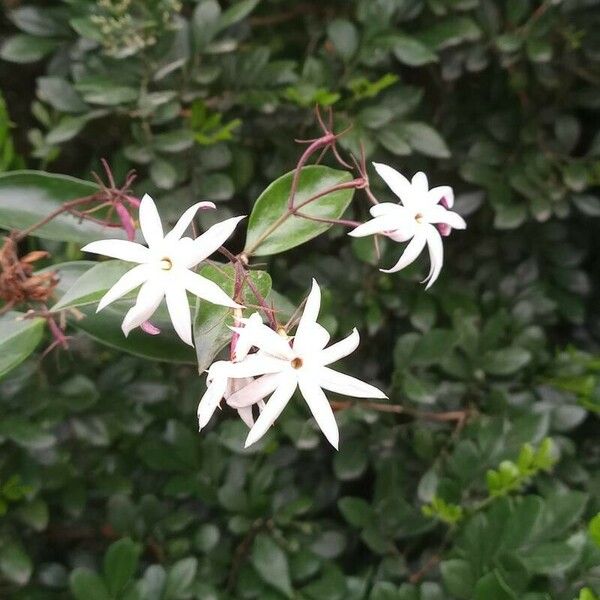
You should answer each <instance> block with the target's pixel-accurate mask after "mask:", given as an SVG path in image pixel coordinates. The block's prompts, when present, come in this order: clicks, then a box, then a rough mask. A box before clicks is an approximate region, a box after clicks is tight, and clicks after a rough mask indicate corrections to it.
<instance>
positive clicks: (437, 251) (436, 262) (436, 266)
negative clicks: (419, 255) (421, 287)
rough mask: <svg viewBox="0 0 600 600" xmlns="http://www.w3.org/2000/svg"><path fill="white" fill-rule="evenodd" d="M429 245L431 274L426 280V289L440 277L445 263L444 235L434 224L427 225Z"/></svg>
mask: <svg viewBox="0 0 600 600" xmlns="http://www.w3.org/2000/svg"><path fill="white" fill-rule="evenodd" d="M426 231H427V246H428V248H429V260H430V262H431V266H430V269H429V275H427V277H426V279H425V281H427V286H426V287H425V289H429V288H430V287H431V286H432V285H433V284H434V282H435V280H436V279H437V278H438V276H439V274H440V271H441V270H442V265H443V264H444V245H443V243H442V236H441V235H440V234H439V232H438V230H437V229H436V228H435V227H434V226H433V225H428V226H427V229H426Z"/></svg>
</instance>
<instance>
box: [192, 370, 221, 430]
mask: <svg viewBox="0 0 600 600" xmlns="http://www.w3.org/2000/svg"><path fill="white" fill-rule="evenodd" d="M226 387H227V377H219V376H217V377H215V378H214V379H213V380H212V382H211V383H210V384H208V386H207V388H206V392H204V395H203V396H202V398H201V400H200V404H198V427H199V429H202V428H203V427H205V426H206V424H207V423H208V422H209V421H210V418H211V417H212V416H213V413H214V412H215V409H216V408H217V406H219V402H220V401H221V398H223V395H224V394H225V388H226Z"/></svg>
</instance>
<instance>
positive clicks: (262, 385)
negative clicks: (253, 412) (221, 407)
mask: <svg viewBox="0 0 600 600" xmlns="http://www.w3.org/2000/svg"><path fill="white" fill-rule="evenodd" d="M280 379H281V375H280V374H279V373H272V374H269V375H263V376H262V377H259V378H258V379H255V380H254V381H253V382H252V383H249V384H248V385H245V386H244V387H243V388H242V389H240V390H238V391H237V392H235V393H233V394H231V396H229V398H227V404H229V406H231V407H233V408H238V409H239V408H244V407H245V406H252V405H253V404H256V403H257V402H258V401H259V400H262V399H263V398H266V397H267V396H268V395H269V394H270V393H271V392H273V391H274V390H275V388H276V387H277V386H278V385H279V382H280Z"/></svg>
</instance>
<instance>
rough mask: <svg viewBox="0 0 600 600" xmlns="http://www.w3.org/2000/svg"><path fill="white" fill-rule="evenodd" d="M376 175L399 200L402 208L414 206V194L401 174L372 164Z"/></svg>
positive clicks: (378, 164)
mask: <svg viewBox="0 0 600 600" xmlns="http://www.w3.org/2000/svg"><path fill="white" fill-rule="evenodd" d="M373 166H374V167H375V170H376V171H377V174H378V175H379V176H380V177H381V178H382V179H383V180H384V181H385V182H386V183H387V185H388V187H389V188H390V190H392V192H394V194H396V196H398V198H400V200H401V201H402V204H404V206H412V205H414V199H413V197H414V192H413V189H412V186H411V184H410V181H408V179H406V177H404V175H402V174H401V173H399V172H398V171H396V169H392V167H389V166H388V165H384V164H382V163H373Z"/></svg>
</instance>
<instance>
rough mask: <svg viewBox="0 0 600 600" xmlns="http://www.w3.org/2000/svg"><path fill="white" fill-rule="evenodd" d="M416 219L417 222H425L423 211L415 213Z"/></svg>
mask: <svg viewBox="0 0 600 600" xmlns="http://www.w3.org/2000/svg"><path fill="white" fill-rule="evenodd" d="M415 221H416V222H417V223H422V222H423V215H422V214H421V213H417V214H416V215H415Z"/></svg>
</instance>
